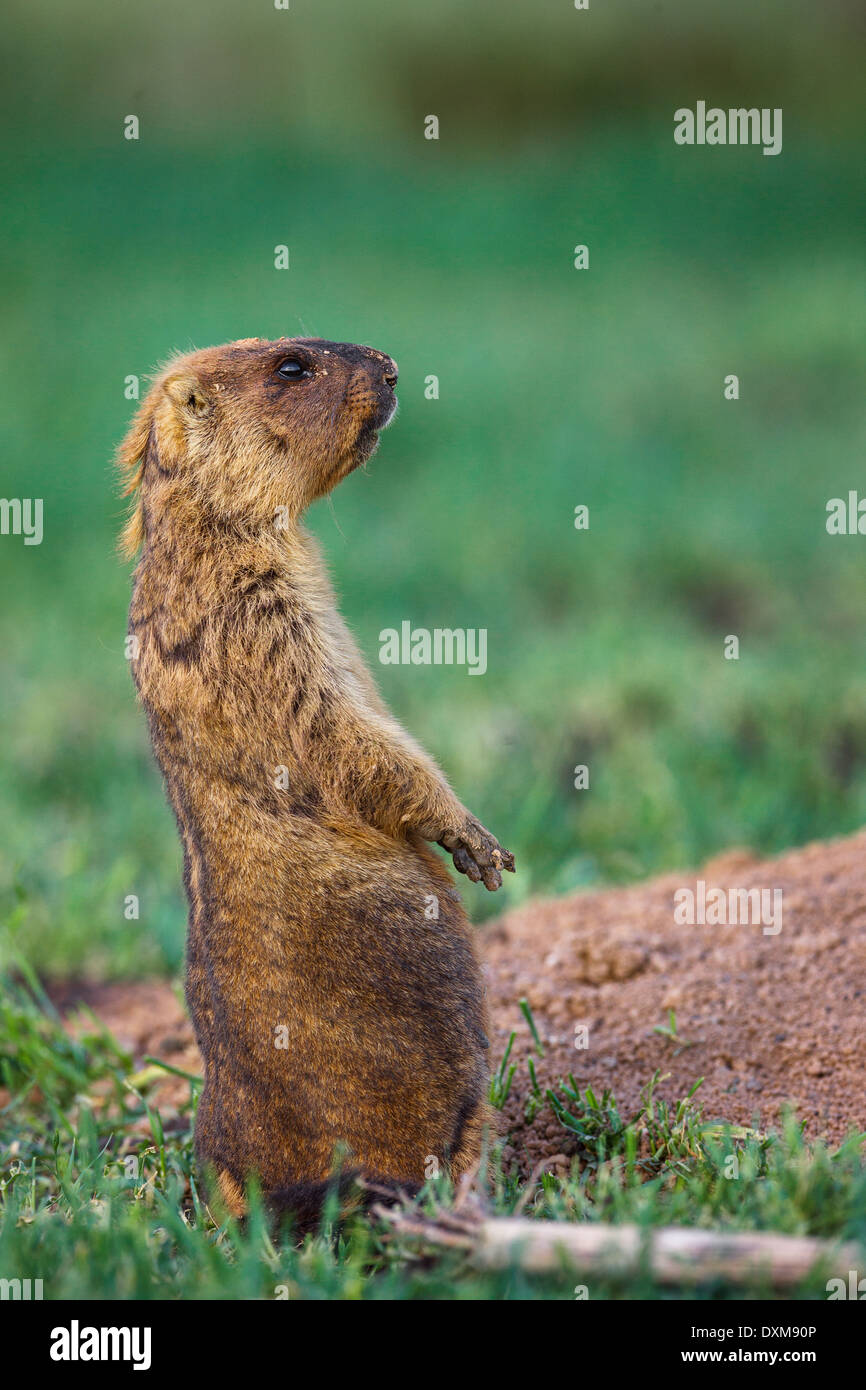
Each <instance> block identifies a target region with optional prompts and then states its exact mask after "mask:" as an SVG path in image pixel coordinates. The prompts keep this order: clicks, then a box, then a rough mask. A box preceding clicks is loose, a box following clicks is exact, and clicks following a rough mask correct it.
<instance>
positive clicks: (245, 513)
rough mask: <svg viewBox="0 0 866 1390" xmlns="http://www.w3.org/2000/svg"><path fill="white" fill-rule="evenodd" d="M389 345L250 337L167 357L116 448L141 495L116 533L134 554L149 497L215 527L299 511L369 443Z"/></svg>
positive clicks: (383, 414)
mask: <svg viewBox="0 0 866 1390" xmlns="http://www.w3.org/2000/svg"><path fill="white" fill-rule="evenodd" d="M396 382H397V365H396V363H395V362H394V361H393V360H392V359H391V358H390V357H387V356H386V355H385V353H382V352H377V351H376V350H375V349H374V348H369V347H357V346H356V345H355V344H354V343H330V342H327V341H326V340H325V339H323V338H279V339H277V340H276V341H275V342H266V341H264V340H263V339H260V338H246V339H243V340H242V341H241V342H237V343H227V344H226V345H225V346H224V347H216V348H205V349H203V350H202V351H200V352H191V353H189V354H187V356H185V357H176V358H174V359H173V360H172V361H171V362H170V363H169V364H168V365H167V366H166V367H165V368H164V369H163V371H162V372H161V373H160V375H159V376H158V377H157V378H156V380H155V382H154V384H153V386H152V387H151V389H150V391H149V392H148V394H147V396H146V398H145V399H144V401H143V402H142V405H141V408H140V410H139V411H138V414H137V415H136V417H135V420H134V421H133V423H132V426H131V428H130V430H129V433H128V434H127V436H126V438H125V440H124V441H123V444H122V445H121V447H120V450H119V454H118V464H119V467H120V469H121V471H122V473H123V475H124V479H125V482H126V487H125V489H124V490H125V492H127V493H131V492H137V497H136V506H135V509H134V511H133V513H132V515H131V517H130V519H129V521H128V523H127V525H126V528H125V530H124V533H123V537H122V546H123V549H124V550H125V551H126V552H127V553H128V554H134V553H135V551H136V550H137V549H138V547H139V545H140V544H141V542H142V540H143V539H144V535H145V530H146V526H147V516H148V514H149V510H150V508H151V506H152V505H154V506H156V505H160V506H162V507H163V508H165V507H170V506H172V505H174V506H176V507H181V508H183V509H185V510H188V511H189V512H190V514H192V512H193V511H194V510H197V511H199V512H201V514H202V515H203V517H204V518H205V519H206V520H210V521H211V522H212V523H213V524H214V525H219V524H224V525H225V524H228V525H237V526H240V527H243V528H245V529H246V528H250V527H256V526H261V525H266V524H268V523H269V522H273V520H274V517H275V515H276V514H277V513H278V511H279V510H280V509H284V510H285V513H287V514H288V515H289V516H290V517H293V518H294V517H297V516H299V515H300V514H301V512H302V511H303V510H304V508H305V507H306V506H308V505H309V503H310V502H312V501H314V500H315V499H316V498H317V497H321V496H323V495H324V494H325V493H326V492H330V490H331V489H332V488H333V487H335V486H336V484H337V483H338V482H339V481H340V480H341V479H342V478H344V477H345V476H346V474H347V473H350V472H351V471H352V469H353V468H356V467H357V466H358V465H359V464H361V463H363V462H364V461H365V460H366V459H368V458H369V457H370V455H371V454H372V453H373V452H374V450H375V448H376V445H377V443H378V432H379V430H381V429H384V427H385V425H387V424H388V423H389V421H390V420H391V418H392V416H393V414H394V411H395V409H396V406H397V398H396V396H395V394H394V387H395V385H396Z"/></svg>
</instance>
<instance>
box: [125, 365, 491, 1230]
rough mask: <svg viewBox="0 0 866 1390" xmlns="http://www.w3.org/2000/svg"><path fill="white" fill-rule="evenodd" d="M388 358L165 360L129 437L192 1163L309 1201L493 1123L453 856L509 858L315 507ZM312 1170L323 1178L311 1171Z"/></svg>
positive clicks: (134, 618) (134, 542)
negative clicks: (390, 668) (331, 567)
mask: <svg viewBox="0 0 866 1390" xmlns="http://www.w3.org/2000/svg"><path fill="white" fill-rule="evenodd" d="M396 381H397V367H396V365H395V363H394V362H393V361H392V359H391V358H390V357H388V356H386V355H385V354H384V353H380V352H377V351H375V350H374V349H372V348H369V347H357V346H355V345H352V344H346V343H331V342H326V341H324V340H322V339H315V338H285V339H280V340H279V341H277V342H264V341H261V340H259V339H248V340H245V341H242V342H239V343H230V344H228V345H226V346H225V347H220V348H211V349H207V350H205V351H202V352H195V353H191V354H189V355H188V356H186V357H182V358H179V359H177V360H175V361H173V362H172V363H171V364H170V365H169V366H168V367H167V368H166V369H165V370H164V371H163V372H162V374H161V375H160V376H159V378H158V379H157V380H156V382H155V384H154V386H153V388H152V389H151V391H150V393H149V394H148V396H147V399H146V400H145V401H144V403H143V404H142V407H141V409H140V411H139V413H138V415H137V417H136V419H135V421H134V423H133V425H132V428H131V430H130V432H129V434H128V436H127V439H126V440H125V442H124V444H123V446H122V448H121V451H120V463H121V467H122V469H123V470H124V472H125V475H126V477H127V480H128V490H129V491H135V492H136V504H135V510H134V512H133V515H132V517H131V519H130V522H129V524H128V526H127V528H126V532H125V536H124V543H125V546H126V548H127V549H129V550H135V549H137V548H138V547H139V545H141V546H142V547H143V549H142V555H141V559H140V560H139V563H138V566H137V568H136V571H135V577H134V588H133V596H132V604H131V608H130V633H131V634H132V635H133V636H134V637H135V638H137V644H136V648H135V649H136V651H137V656H136V657H135V660H134V674H135V680H136V684H137V686H138V689H139V692H140V696H141V699H142V702H143V704H144V706H145V709H146V711H147V715H148V720H149V725H150V731H151V736H152V739H153V745H154V750H155V753H156V756H157V758H158V760H159V763H160V766H161V768H162V771H163V775H164V777H165V782H166V788H167V791H168V795H169V798H170V800H171V803H172V806H173V808H174V811H175V815H176V817H177V823H178V828H179V831H180V835H181V839H182V841H183V847H184V864H185V867H184V881H185V886H186V890H187V895H188V898H189V935H188V946H187V999H188V1002H189V1007H190V1012H191V1014H192V1018H193V1022H194V1024H195V1029H196V1034H197V1037H198V1041H199V1045H200V1047H201V1052H202V1056H203V1059H204V1066H205V1084H204V1090H203V1093H202V1097H201V1101H200V1105H199V1110H198V1116H197V1122H196V1147H197V1152H198V1155H199V1159H200V1161H201V1162H202V1163H203V1164H205V1165H207V1166H208V1167H209V1168H211V1169H213V1170H214V1171H215V1172H216V1174H217V1176H218V1179H219V1188H220V1191H221V1192H222V1194H223V1198H224V1200H226V1201H227V1202H228V1201H229V1198H231V1201H230V1202H229V1204H230V1205H232V1206H234V1208H235V1209H238V1210H239V1209H240V1208H241V1206H242V1196H241V1194H242V1191H243V1184H244V1182H245V1181H246V1179H247V1178H249V1177H250V1176H251V1175H253V1174H255V1175H256V1176H257V1177H258V1179H259V1180H260V1182H261V1183H262V1185H263V1188H264V1190H265V1192H266V1193H267V1194H269V1196H270V1197H271V1199H272V1200H273V1201H274V1203H276V1204H279V1203H281V1202H282V1203H284V1204H286V1205H292V1204H293V1203H294V1204H295V1205H296V1206H303V1205H304V1203H305V1202H307V1200H308V1198H309V1196H310V1193H311V1191H312V1190H314V1189H315V1187H316V1185H317V1184H321V1183H322V1182H323V1181H324V1180H326V1179H327V1177H328V1175H329V1173H330V1171H331V1168H332V1163H333V1158H334V1154H335V1151H336V1150H337V1149H338V1148H346V1149H348V1151H349V1153H350V1155H351V1161H352V1163H353V1164H354V1165H355V1166H356V1168H358V1169H359V1170H360V1171H361V1172H362V1173H364V1174H366V1175H368V1176H369V1177H371V1178H374V1179H387V1180H392V1181H398V1182H406V1183H417V1182H421V1181H423V1179H424V1177H425V1176H429V1174H430V1173H431V1171H434V1169H435V1166H436V1165H441V1166H442V1167H443V1168H444V1167H446V1166H448V1165H450V1167H451V1170H452V1171H453V1172H454V1173H455V1174H459V1173H460V1172H462V1171H465V1169H466V1168H467V1167H469V1166H470V1165H471V1164H472V1163H473V1162H474V1161H475V1159H476V1158H477V1156H478V1154H479V1151H480V1144H481V1136H482V1130H483V1127H484V1125H485V1123H486V1121H487V1118H488V1115H487V1106H486V1091H487V1085H488V1072H489V1063H488V1043H487V1020H486V1008H485V1001H484V989H483V985H482V979H481V974H480V970H479V966H478V962H477V959H476V956H475V950H474V946H473V942H472V938H471V934H470V929H469V925H468V922H467V920H466V917H465V915H464V912H463V909H462V907H461V904H460V901H459V898H458V895H457V894H456V892H455V891H454V888H453V886H452V883H451V879H450V877H449V875H448V873H447V871H446V869H445V866H444V864H443V863H442V861H441V859H440V858H439V857H438V856H437V855H436V854H435V853H434V852H432V850H431V849H430V848H429V846H428V843H427V842H429V841H434V842H438V843H439V844H441V845H442V846H444V847H445V848H446V849H447V850H448V851H449V852H450V853H451V854H452V856H453V860H454V864H455V866H456V867H457V868H458V870H460V871H461V872H462V873H465V874H467V875H468V877H469V878H470V879H472V880H473V881H475V882H479V881H483V882H484V883H485V885H486V886H487V888H489V889H491V890H493V889H495V888H497V887H498V886H499V884H500V883H501V870H502V869H509V870H510V869H513V859H512V857H511V855H509V854H508V852H507V851H506V850H503V849H502V848H501V846H500V845H499V844H498V843H497V841H496V840H495V838H494V837H493V836H492V835H491V834H490V833H489V832H488V831H487V830H485V829H484V827H483V826H482V825H480V823H479V822H478V821H477V820H476V819H475V818H474V817H473V816H471V815H470V813H469V812H468V811H467V810H466V808H465V807H464V806H463V805H461V803H460V802H459V801H458V800H457V798H456V797H455V796H454V794H453V792H452V791H451V790H450V788H449V787H448V785H447V783H446V782H445V780H444V778H443V777H442V774H441V773H440V772H439V770H438V769H437V767H436V766H435V764H434V763H433V762H432V761H431V760H430V759H429V758H428V757H427V756H426V754H425V753H424V752H423V751H422V750H421V748H420V747H419V746H418V745H417V744H416V743H415V742H414V741H413V740H412V739H411V738H410V737H409V736H408V735H407V734H406V733H405V732H404V730H403V729H402V728H401V727H400V725H399V724H398V723H397V722H396V720H394V719H393V717H392V716H391V715H390V714H389V712H388V710H387V709H386V707H385V706H384V704H383V703H382V700H381V698H380V696H379V694H378V691H377V690H376V687H375V685H374V683H373V680H372V678H371V676H370V674H369V672H368V671H367V669H366V667H365V665H364V663H363V660H362V658H361V656H360V654H359V652H358V650H357V648H356V646H355V643H354V641H353V639H352V637H351V635H350V633H349V631H348V629H347V628H346V627H345V625H344V623H343V622H342V620H341V618H340V616H339V613H338V611H337V607H336V603H335V601H334V596H333V593H332V590H331V587H330V584H329V581H328V578H327V575H326V573H325V569H324V566H323V564H322V561H321V558H320V555H319V553H318V550H317V547H316V545H315V544H314V542H313V540H312V539H311V537H310V536H309V535H308V533H307V532H306V531H305V530H304V529H303V528H302V526H301V524H300V517H301V514H302V513H303V511H304V509H305V508H306V507H307V505H308V504H309V503H310V502H312V501H313V500H314V499H315V498H317V497H320V496H322V495H323V494H324V493H326V492H328V491H329V490H330V489H331V488H333V487H334V486H336V484H337V483H338V482H339V481H340V480H341V479H342V478H344V477H345V476H346V475H347V474H348V473H350V472H351V471H352V469H353V468H355V467H356V466H357V465H358V464H360V463H362V462H363V461H364V460H365V459H367V458H368V457H369V456H370V455H371V453H372V452H373V450H374V449H375V447H376V443H377V438H378V431H379V430H380V429H382V428H383V427H384V426H385V425H386V424H387V423H388V421H389V420H390V418H391V417H392V415H393V412H394V409H395V406H396V397H395V395H394V386H395V384H396ZM311 1185H312V1186H311Z"/></svg>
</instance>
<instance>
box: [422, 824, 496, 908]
mask: <svg viewBox="0 0 866 1390" xmlns="http://www.w3.org/2000/svg"><path fill="white" fill-rule="evenodd" d="M437 843H438V844H440V845H441V846H442V848H443V849H447V850H448V852H449V854H450V855H451V856H452V858H453V860H454V867H455V869H456V870H457V871H458V873H461V874H465V875H466V877H467V878H468V879H470V880H471V881H472V882H473V883H483V884H484V887H485V888H486V889H487V890H488V891H489V892H491V893H495V892H496V889H497V888H501V887H502V873H501V870H502V869H507V870H508V872H509V873H510V874H513V873H514V855H513V854H511V853H510V852H509V851H508V850H507V849H503V848H502V846H501V845H500V843H499V841H498V840H497V839H496V837H495V836H494V835H491V834H490V831H489V830H485V828H484V826H483V825H482V824H481V822H480V821H477V820H476V819H475V817H474V816H469V817H468V818H467V820H466V821H465V822H464V824H463V825H461V826H460V828H459V830H456V831H446V832H445V834H444V835H442V836H440V838H439V840H438V842H437Z"/></svg>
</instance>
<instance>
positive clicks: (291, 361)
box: [277, 357, 310, 381]
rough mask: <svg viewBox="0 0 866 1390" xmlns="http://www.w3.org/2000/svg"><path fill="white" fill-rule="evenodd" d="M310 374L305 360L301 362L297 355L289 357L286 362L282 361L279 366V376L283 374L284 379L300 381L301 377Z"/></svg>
mask: <svg viewBox="0 0 866 1390" xmlns="http://www.w3.org/2000/svg"><path fill="white" fill-rule="evenodd" d="M309 375H310V373H309V372H308V371H307V369H306V367H305V366H304V364H303V362H299V361H298V360H297V358H295V357H287V358H286V360H285V362H281V363H280V365H279V366H278V367H277V376H281V377H282V378H283V380H284V381H300V379H301V377H303V376H309Z"/></svg>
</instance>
